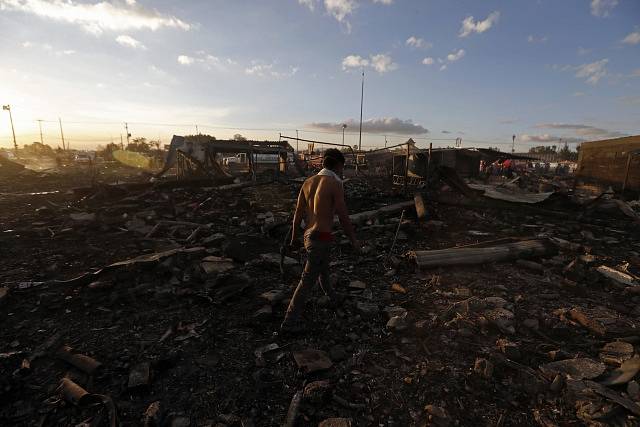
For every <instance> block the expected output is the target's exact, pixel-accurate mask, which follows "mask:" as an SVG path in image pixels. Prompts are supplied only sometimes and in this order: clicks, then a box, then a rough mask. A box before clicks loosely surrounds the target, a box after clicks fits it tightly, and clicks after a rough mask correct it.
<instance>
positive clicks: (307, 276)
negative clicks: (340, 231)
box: [282, 236, 322, 325]
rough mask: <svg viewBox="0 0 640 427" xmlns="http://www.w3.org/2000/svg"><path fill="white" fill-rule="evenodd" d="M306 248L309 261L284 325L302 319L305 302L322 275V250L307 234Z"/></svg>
mask: <svg viewBox="0 0 640 427" xmlns="http://www.w3.org/2000/svg"><path fill="white" fill-rule="evenodd" d="M304 240H305V241H304V243H305V248H306V249H307V262H306V264H305V266H304V271H303V272H302V277H301V278H300V282H299V283H298V287H297V288H296V290H295V292H294V293H293V297H292V298H291V302H289V307H288V308H287V313H286V314H285V317H284V321H283V322H282V324H283V325H290V324H293V323H296V322H300V321H301V320H302V312H303V311H304V306H305V303H306V302H307V299H308V298H309V295H310V294H311V292H312V290H313V286H314V285H315V284H316V282H317V281H318V276H319V275H320V271H321V270H320V268H321V266H322V251H321V250H319V249H321V248H318V246H317V245H316V242H314V241H312V240H311V239H309V238H308V237H307V236H305V238H304Z"/></svg>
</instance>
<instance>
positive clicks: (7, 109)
mask: <svg viewBox="0 0 640 427" xmlns="http://www.w3.org/2000/svg"><path fill="white" fill-rule="evenodd" d="M2 109H3V110H5V111H8V112H9V121H10V122H11V133H12V134H13V147H14V149H15V150H16V156H17V155H18V143H17V142H16V130H15V129H14V128H13V116H12V115H11V105H8V104H7V105H3V106H2Z"/></svg>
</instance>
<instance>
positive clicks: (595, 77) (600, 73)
mask: <svg viewBox="0 0 640 427" xmlns="http://www.w3.org/2000/svg"><path fill="white" fill-rule="evenodd" d="M608 62H609V60H608V59H601V60H600V61H596V62H592V63H590V64H582V65H580V66H578V67H577V68H576V70H577V72H576V77H578V78H583V79H586V80H585V81H586V82H587V83H589V84H592V85H596V84H598V82H599V81H600V79H602V78H603V77H604V76H606V75H607V63H608Z"/></svg>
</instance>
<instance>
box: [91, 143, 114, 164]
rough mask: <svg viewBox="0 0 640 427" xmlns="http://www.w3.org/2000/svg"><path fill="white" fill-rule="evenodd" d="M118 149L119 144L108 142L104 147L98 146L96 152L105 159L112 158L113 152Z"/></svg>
mask: <svg viewBox="0 0 640 427" xmlns="http://www.w3.org/2000/svg"><path fill="white" fill-rule="evenodd" d="M119 149H120V144H115V143H113V142H110V143H109V144H107V145H106V146H105V147H98V148H97V150H96V152H97V153H99V154H100V156H102V158H103V159H105V160H113V152H114V151H118V150H119Z"/></svg>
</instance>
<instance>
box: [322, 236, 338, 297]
mask: <svg viewBox="0 0 640 427" xmlns="http://www.w3.org/2000/svg"><path fill="white" fill-rule="evenodd" d="M321 243H322V254H321V259H322V262H321V264H320V287H321V288H322V290H323V291H324V293H325V294H326V295H327V296H328V297H329V298H330V299H331V302H332V303H336V302H337V299H338V295H337V294H336V291H335V290H334V289H333V286H332V285H331V274H330V273H329V262H330V261H331V243H329V242H321Z"/></svg>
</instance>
